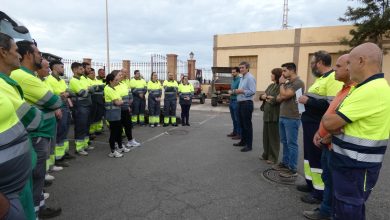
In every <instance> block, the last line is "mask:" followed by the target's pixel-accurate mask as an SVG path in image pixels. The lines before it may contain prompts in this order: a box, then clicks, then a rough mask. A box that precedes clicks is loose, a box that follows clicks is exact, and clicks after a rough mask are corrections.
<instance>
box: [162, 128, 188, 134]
mask: <svg viewBox="0 0 390 220" xmlns="http://www.w3.org/2000/svg"><path fill="white" fill-rule="evenodd" d="M167 133H168V134H169V135H186V134H188V131H186V130H179V129H175V130H171V131H167Z"/></svg>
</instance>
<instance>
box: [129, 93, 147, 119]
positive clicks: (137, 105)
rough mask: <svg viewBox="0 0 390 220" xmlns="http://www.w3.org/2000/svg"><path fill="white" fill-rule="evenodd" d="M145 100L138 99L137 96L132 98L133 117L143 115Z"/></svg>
mask: <svg viewBox="0 0 390 220" xmlns="http://www.w3.org/2000/svg"><path fill="white" fill-rule="evenodd" d="M145 107H146V100H145V98H142V99H141V98H140V97H137V96H133V103H132V108H131V110H132V113H133V115H143V114H145Z"/></svg>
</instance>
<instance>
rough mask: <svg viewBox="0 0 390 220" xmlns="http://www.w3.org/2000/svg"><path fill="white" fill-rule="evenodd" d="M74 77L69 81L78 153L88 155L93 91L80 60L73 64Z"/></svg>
mask: <svg viewBox="0 0 390 220" xmlns="http://www.w3.org/2000/svg"><path fill="white" fill-rule="evenodd" d="M71 69H72V72H73V77H72V78H71V79H70V81H69V90H70V92H71V96H72V101H73V109H72V114H73V121H74V134H75V137H74V138H75V145H76V154H78V155H82V156H87V155H88V153H87V152H86V151H85V149H86V148H87V147H88V141H89V136H88V133H89V124H88V120H89V119H88V117H89V115H90V107H91V103H92V101H91V92H90V88H89V84H88V82H87V80H86V79H85V80H83V79H82V78H83V77H84V76H83V74H84V69H83V65H82V64H81V63H78V62H74V63H72V64H71Z"/></svg>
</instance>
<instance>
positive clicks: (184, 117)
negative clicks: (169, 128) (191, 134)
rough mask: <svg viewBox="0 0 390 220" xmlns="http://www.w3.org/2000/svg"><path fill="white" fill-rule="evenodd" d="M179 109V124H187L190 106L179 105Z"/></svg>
mask: <svg viewBox="0 0 390 220" xmlns="http://www.w3.org/2000/svg"><path fill="white" fill-rule="evenodd" d="M180 107H181V123H182V124H189V123H188V120H189V118H190V108H191V104H180Z"/></svg>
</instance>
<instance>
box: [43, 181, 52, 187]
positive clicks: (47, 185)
mask: <svg viewBox="0 0 390 220" xmlns="http://www.w3.org/2000/svg"><path fill="white" fill-rule="evenodd" d="M52 184H53V180H45V183H44V185H43V187H49V186H51V185H52Z"/></svg>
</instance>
